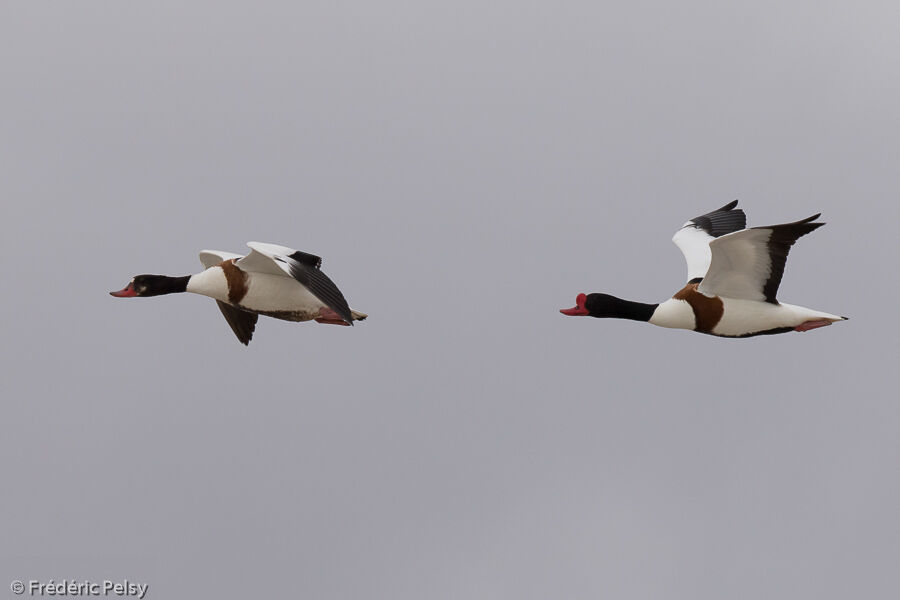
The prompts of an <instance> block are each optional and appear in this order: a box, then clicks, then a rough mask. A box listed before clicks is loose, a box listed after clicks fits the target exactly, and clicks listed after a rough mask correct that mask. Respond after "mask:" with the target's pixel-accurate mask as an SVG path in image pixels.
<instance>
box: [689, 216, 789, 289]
mask: <svg viewBox="0 0 900 600" xmlns="http://www.w3.org/2000/svg"><path fill="white" fill-rule="evenodd" d="M771 235H772V230H771V229H764V228H763V229H744V230H741V231H735V232H734V233H729V234H727V235H723V236H722V237H718V238H715V239H714V240H713V241H712V242H710V244H709V248H710V250H711V252H712V261H711V262H710V265H709V271H708V272H707V273H706V276H705V277H704V278H703V281H702V282H700V285H699V286H698V287H697V291H699V292H700V293H702V294H705V295H707V296H724V297H726V298H741V299H745V300H765V299H766V296H765V294H763V288H764V287H765V285H766V281H768V279H769V275H770V274H771V272H772V262H771V259H770V257H769V248H768V242H769V237H771Z"/></svg>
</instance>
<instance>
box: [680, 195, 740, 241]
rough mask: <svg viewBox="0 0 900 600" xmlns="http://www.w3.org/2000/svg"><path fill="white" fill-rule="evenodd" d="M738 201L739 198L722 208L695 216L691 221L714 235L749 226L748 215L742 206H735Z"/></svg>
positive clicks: (717, 235)
mask: <svg viewBox="0 0 900 600" xmlns="http://www.w3.org/2000/svg"><path fill="white" fill-rule="evenodd" d="M737 203H738V201H737V200H734V201H732V202H729V203H728V204H726V205H725V206H723V207H722V208H719V209H717V210H714V211H712V212H710V213H706V214H705V215H701V216H699V217H694V218H693V219H691V222H692V223H694V224H695V225H697V227H699V228H700V229H702V230H703V231H705V232H706V233H708V234H709V235H711V236H713V237H719V236H722V235H725V234H726V233H733V232H735V231H740V230H741V229H744V228H746V227H747V215H745V214H744V211H743V210H741V209H740V208H735V207H736V206H737Z"/></svg>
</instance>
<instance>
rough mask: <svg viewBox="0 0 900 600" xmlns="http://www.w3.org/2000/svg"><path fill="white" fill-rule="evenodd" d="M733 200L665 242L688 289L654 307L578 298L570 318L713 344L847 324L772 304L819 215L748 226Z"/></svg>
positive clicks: (598, 296)
mask: <svg viewBox="0 0 900 600" xmlns="http://www.w3.org/2000/svg"><path fill="white" fill-rule="evenodd" d="M736 207H737V200H735V201H734V202H730V203H728V204H726V205H725V206H723V207H722V208H720V209H718V210H714V211H713V212H711V213H707V214H705V215H702V216H699V217H696V218H693V219H691V220H690V221H688V222H687V223H685V224H684V226H682V228H681V229H679V230H678V231H677V232H676V233H675V236H674V237H673V238H672V241H673V242H675V245H676V246H678V248H679V249H680V250H681V252H682V253H683V254H684V258H685V260H686V261H687V267H688V276H687V278H688V282H687V285H685V286H684V288H682V289H681V290H680V291H679V292H678V293H676V294H675V295H674V296H672V298H670V299H669V300H666V301H665V302H662V303H660V304H644V303H641V302H631V301H629V300H622V299H621V298H616V297H615V296H610V295H608V294H579V295H578V297H577V298H576V300H575V303H576V304H575V306H574V307H573V308H566V309H562V310H561V311H560V312H561V313H562V314H564V315H569V316H591V317H599V318H604V317H612V318H618V319H632V320H634V321H647V322H649V323H652V324H653V325H658V326H660V327H671V328H676V329H690V330H693V331H699V332H700V333H707V334H711V335H716V336H720V337H732V338H743V337H752V336H756V335H767V334H776V333H787V332H789V331H809V330H810V329H815V328H817V327H825V326H826V325H831V324H832V323H834V322H836V321H844V320H846V319H847V317H839V316H837V315H832V314H829V313H826V312H821V311H818V310H812V309H809V308H804V307H802V306H794V305H791V304H784V303H782V302H779V301H778V300H777V298H776V295H777V293H778V285H779V284H780V283H781V276H782V275H783V274H784V265H785V262H786V261H787V256H788V252H789V251H790V249H791V246H792V245H793V244H794V242H796V241H797V239H798V238H800V237H801V236H804V235H806V234H807V233H809V232H811V231H813V230H815V229H817V228H819V227H821V226H822V225H824V224H825V223H814V222H813V221H815V220H816V219H818V218H819V216H821V215H820V214H817V215H813V216H811V217H809V218H806V219H803V220H802V221H796V222H794V223H785V224H783V225H769V226H766V227H751V228H749V229H748V228H746V226H747V217H746V215H745V214H744V211H743V210H741V209H739V208H736Z"/></svg>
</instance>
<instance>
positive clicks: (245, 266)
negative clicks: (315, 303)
mask: <svg viewBox="0 0 900 600" xmlns="http://www.w3.org/2000/svg"><path fill="white" fill-rule="evenodd" d="M247 246H249V247H250V250H251V252H250V254H248V255H247V256H245V257H244V258H242V259H240V260H238V261H237V262H236V263H235V264H236V265H237V266H238V267H239V268H240V269H242V270H244V271H248V272H255V273H269V274H271V275H282V276H285V277H293V278H294V279H295V280H297V281H298V282H299V283H300V284H301V285H303V286H305V287H306V289H308V290H309V291H310V292H311V293H312V294H313V295H314V296H315V297H316V298H318V299H319V300H321V301H322V303H323V304H325V306H327V307H328V308H330V309H331V310H333V311H334V312H336V313H337V314H339V315H340V316H341V318H342V319H344V321H346V322H347V324H349V325H353V316H352V315H351V313H350V307H349V306H348V305H347V300H346V299H345V298H344V295H343V294H342V293H341V290H339V289H338V287H337V285H335V284H334V282H333V281H331V279H329V277H328V276H327V275H326V274H325V273H323V272H322V270H321V268H320V267H321V266H322V259H321V258H320V257H318V256H316V255H315V254H309V253H307V252H301V251H299V250H294V249H293V248H287V247H285V246H277V245H275V244H264V243H261V242H248V243H247Z"/></svg>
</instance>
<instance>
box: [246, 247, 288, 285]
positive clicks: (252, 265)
mask: <svg viewBox="0 0 900 600" xmlns="http://www.w3.org/2000/svg"><path fill="white" fill-rule="evenodd" d="M247 246H248V247H249V248H250V254H248V255H247V256H245V257H244V258H242V259H240V260H239V261H237V263H235V264H236V265H237V266H238V267H239V268H240V269H241V270H242V271H245V272H247V273H266V274H268V275H280V276H282V277H290V278H291V279H293V276H292V275H291V271H290V267H288V266H287V265H286V264H285V263H284V262H281V261H277V260H275V256H276V255H281V256H290V255H291V254H293V253H294V252H296V250H292V249H291V248H287V247H285V246H278V245H276V244H264V243H262V242H247Z"/></svg>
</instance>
